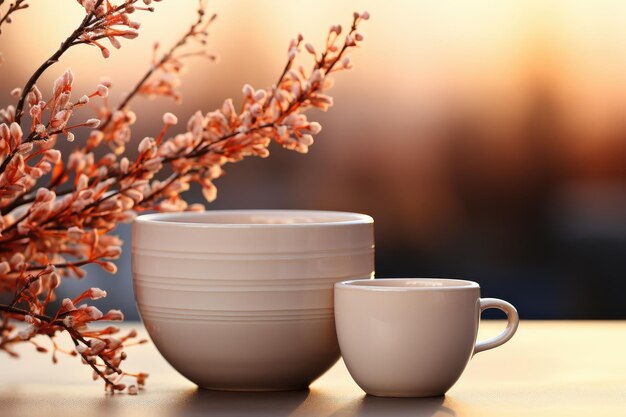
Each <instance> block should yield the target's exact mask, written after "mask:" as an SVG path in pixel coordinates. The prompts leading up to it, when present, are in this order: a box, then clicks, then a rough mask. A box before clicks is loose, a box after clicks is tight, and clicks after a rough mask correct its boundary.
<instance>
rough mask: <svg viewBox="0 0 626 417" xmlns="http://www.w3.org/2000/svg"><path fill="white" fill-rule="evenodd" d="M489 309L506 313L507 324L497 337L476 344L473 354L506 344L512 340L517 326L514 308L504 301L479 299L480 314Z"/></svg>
mask: <svg viewBox="0 0 626 417" xmlns="http://www.w3.org/2000/svg"><path fill="white" fill-rule="evenodd" d="M489 308H497V309H498V310H502V311H504V312H505V313H506V317H507V320H508V324H507V326H506V329H504V331H503V332H502V333H500V334H499V335H498V336H496V337H492V338H491V339H487V340H483V341H480V342H477V343H476V346H475V347H474V354H476V353H478V352H482V351H485V350H489V349H493V348H495V347H498V346H500V345H502V344H504V343H506V342H508V341H509V339H510V338H512V337H513V335H514V334H515V331H516V330H517V326H518V325H519V316H518V314H517V310H516V309H515V307H513V305H511V304H509V303H507V302H506V301H504V300H500V299H497V298H481V299H480V312H481V313H482V312H483V311H485V310H487V309H489Z"/></svg>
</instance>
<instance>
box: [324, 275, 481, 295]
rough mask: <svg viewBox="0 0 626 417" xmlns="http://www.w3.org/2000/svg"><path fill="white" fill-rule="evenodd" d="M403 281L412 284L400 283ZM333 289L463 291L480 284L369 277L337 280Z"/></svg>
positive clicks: (444, 279) (459, 280) (451, 279)
mask: <svg viewBox="0 0 626 417" xmlns="http://www.w3.org/2000/svg"><path fill="white" fill-rule="evenodd" d="M403 282H404V283H409V282H411V283H414V284H413V285H411V284H409V285H402V283H403ZM436 283H443V285H435V284H436ZM415 284H426V285H415ZM335 289H349V290H356V291H384V292H389V291H392V292H408V291H417V292H423V291H464V290H470V289H480V285H478V283H477V282H474V281H468V280H464V279H456V278H376V279H374V278H370V279H354V280H349V281H341V282H337V283H336V284H335Z"/></svg>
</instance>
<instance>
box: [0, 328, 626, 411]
mask: <svg viewBox="0 0 626 417" xmlns="http://www.w3.org/2000/svg"><path fill="white" fill-rule="evenodd" d="M503 326H504V323H503V322H500V321H494V322H490V321H485V322H483V323H482V324H481V331H480V334H479V338H484V337H487V336H491V335H495V334H496V333H498V332H499V331H500V329H501V328H502V327H503ZM135 327H138V328H140V327H141V325H140V324H136V325H135ZM19 352H20V353H21V354H22V358H21V359H18V360H15V359H11V358H9V357H8V356H7V355H1V354H0V416H7V417H8V416H11V417H27V416H37V417H45V416H80V417H87V416H112V415H114V416H133V417H141V416H150V417H159V416H200V415H202V416H213V415H215V416H248V415H250V416H274V417H279V416H296V417H297V416H333V417H336V416H386V417H387V416H389V417H393V416H413V417H415V416H459V417H460V416H464V417H471V416H481V417H488V416H498V417H501V416H507V417H514V416H533V417H536V416H551V417H556V416H568V417H575V416H585V417H587V416H626V322H608V321H596V322H572V321H543V322H528V321H523V322H522V323H521V324H520V327H519V330H518V332H517V334H516V335H515V337H514V338H513V339H512V340H511V341H510V342H509V343H507V344H505V345H504V346H502V347H500V348H497V349H494V350H492V351H488V352H484V353H480V354H478V355H476V356H475V357H474V358H473V359H472V361H471V362H470V364H469V365H468V367H467V369H466V370H465V373H464V374H463V376H462V377H461V379H460V380H459V381H458V382H457V384H456V385H455V386H454V387H453V388H452V389H451V390H450V391H449V392H448V394H447V395H446V396H445V397H441V398H429V399H394V398H376V397H370V396H366V395H365V394H364V392H363V391H362V390H361V389H360V388H359V387H358V386H357V385H356V384H355V383H354V381H353V380H352V379H351V378H350V375H349V374H348V371H347V370H346V367H345V365H344V364H343V362H341V361H340V362H338V363H337V364H336V365H335V366H334V367H333V368H332V369H331V370H330V371H328V372H327V373H326V374H325V375H323V376H322V377H321V378H319V379H318V380H317V381H315V382H314V383H313V384H312V385H311V387H310V390H308V391H299V392H287V393H228V392H217V391H205V390H199V389H197V388H196V387H195V386H194V385H193V384H192V383H190V382H189V381H187V380H186V379H184V378H183V377H182V376H180V375H179V374H178V373H176V371H174V369H172V368H171V367H170V366H169V365H168V364H167V363H166V362H165V361H164V360H163V359H162V358H161V356H160V355H159V354H158V352H157V351H156V349H155V348H154V346H152V345H151V344H149V345H143V346H138V347H134V348H132V349H129V350H128V353H129V359H128V362H127V365H126V369H127V370H129V371H130V370H142V371H146V372H149V373H150V378H149V379H148V383H147V387H146V389H145V390H143V391H140V392H139V395H137V396H129V395H125V394H122V395H115V396H110V395H105V394H104V393H103V391H102V384H101V383H100V382H92V381H91V378H90V377H91V372H90V371H89V369H88V368H87V367H86V366H83V365H81V364H80V363H79V360H78V359H77V358H70V357H61V358H60V363H59V364H58V365H56V366H55V365H53V364H52V362H51V360H50V356H49V355H45V354H41V353H36V352H34V349H32V347H29V346H22V347H21V348H20V349H19ZM131 368H132V369H131Z"/></svg>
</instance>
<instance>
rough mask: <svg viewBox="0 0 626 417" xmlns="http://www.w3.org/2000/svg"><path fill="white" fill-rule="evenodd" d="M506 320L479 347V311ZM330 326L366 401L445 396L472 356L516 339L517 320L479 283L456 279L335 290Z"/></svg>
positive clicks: (358, 284)
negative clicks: (499, 313) (369, 397)
mask: <svg viewBox="0 0 626 417" xmlns="http://www.w3.org/2000/svg"><path fill="white" fill-rule="evenodd" d="M488 308H497V309H500V310H502V311H504V312H505V313H506V314H507V317H508V320H509V322H508V326H507V328H506V329H505V330H504V332H503V333H502V334H500V335H499V336H497V337H494V338H492V339H488V340H486V341H481V342H478V343H476V337H477V334H478V325H479V322H480V313H481V311H483V310H485V309H488ZM335 321H336V329H337V335H338V338H339V346H340V348H341V354H342V355H343V358H344V361H345V363H346V366H347V367H348V370H349V371H350V374H351V375H352V377H353V378H354V380H355V381H356V382H357V384H358V385H359V386H360V387H361V388H362V389H363V390H364V391H365V392H367V393H368V394H371V395H376V396H385V397H431V396H439V395H443V394H445V393H446V392H447V391H448V389H450V387H452V385H454V383H455V382H456V381H457V380H458V378H459V377H460V376H461V373H462V372H463V370H464V369H465V366H466V365H467V363H468V361H469V360H470V358H471V357H472V355H473V354H475V353H478V352H480V351H484V350H487V349H492V348H494V347H497V346H499V345H501V344H503V343H505V342H506V341H508V340H509V339H510V338H511V337H512V336H513V334H514V333H515V331H516V329H517V325H518V315H517V311H516V310H515V308H514V307H513V306H512V305H511V304H509V303H507V302H506V301H502V300H498V299H495V298H482V299H481V298H480V287H479V285H478V284H477V283H475V282H471V281H464V280H455V279H428V278H415V279H376V280H354V281H346V282H341V283H337V284H335Z"/></svg>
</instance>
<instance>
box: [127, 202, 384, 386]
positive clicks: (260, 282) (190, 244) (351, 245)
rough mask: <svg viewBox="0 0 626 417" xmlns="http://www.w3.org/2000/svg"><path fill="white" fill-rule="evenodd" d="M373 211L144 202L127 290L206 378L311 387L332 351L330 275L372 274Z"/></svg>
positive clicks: (152, 330)
mask: <svg viewBox="0 0 626 417" xmlns="http://www.w3.org/2000/svg"><path fill="white" fill-rule="evenodd" d="M373 254H374V238H373V220H372V218H371V217H369V216H365V215H361V214H355V213H343V212H325V211H297V210H242V211H210V212H204V213H172V214H150V215H145V216H140V217H138V218H137V220H136V221H135V223H134V224H133V240H132V259H133V260H132V263H133V275H134V286H135V297H136V300H137V305H138V308H139V312H140V314H141V317H142V320H143V321H144V323H145V326H146V328H147V330H148V332H149V334H150V337H151V338H152V340H153V342H154V344H155V346H156V347H157V348H158V349H159V351H160V352H161V354H162V355H163V356H164V357H165V359H167V360H168V362H170V364H171V365H172V366H173V367H174V368H176V369H177V370H178V371H179V372H180V373H181V374H183V375H184V376H186V377H187V378H189V379H190V380H191V381H193V382H194V383H196V384H198V385H199V386H201V387H204V388H213V389H224V390H288V389H298V388H305V387H307V386H308V385H309V384H310V383H311V382H312V381H313V380H314V379H316V378H317V377H318V376H319V375H321V374H322V373H323V372H324V371H326V370H327V369H328V368H329V367H330V366H331V365H332V364H333V363H334V362H335V361H336V360H337V359H338V357H339V347H338V343H337V336H336V332H335V321H334V309H333V285H334V284H335V283H336V282H338V281H342V280H346V279H357V278H371V277H372V276H373V268H374V263H373Z"/></svg>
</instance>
